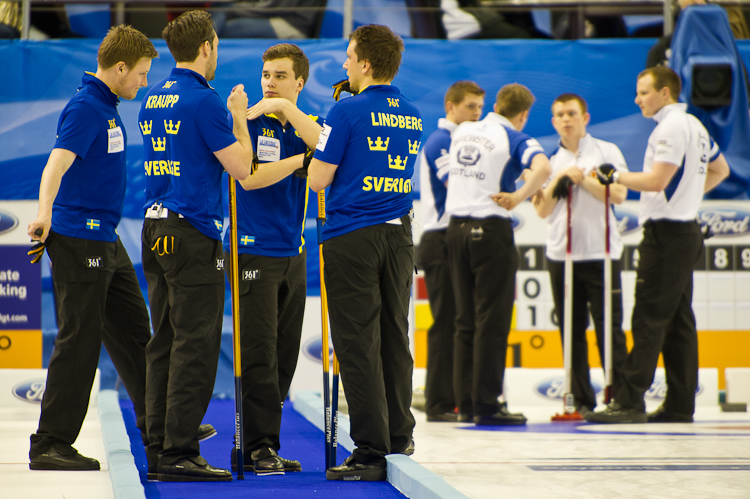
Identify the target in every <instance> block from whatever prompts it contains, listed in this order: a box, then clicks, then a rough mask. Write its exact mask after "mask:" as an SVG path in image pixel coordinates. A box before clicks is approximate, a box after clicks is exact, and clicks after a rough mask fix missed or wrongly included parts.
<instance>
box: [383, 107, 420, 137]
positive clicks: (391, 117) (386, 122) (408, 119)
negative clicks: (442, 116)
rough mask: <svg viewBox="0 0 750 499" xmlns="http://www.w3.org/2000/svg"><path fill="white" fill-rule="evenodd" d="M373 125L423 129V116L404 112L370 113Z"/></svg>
mask: <svg viewBox="0 0 750 499" xmlns="http://www.w3.org/2000/svg"><path fill="white" fill-rule="evenodd" d="M370 116H371V117H372V126H387V127H391V128H405V129H407V130H419V131H420V132H421V131H422V118H417V117H416V116H404V115H402V114H388V113H377V115H376V114H375V113H372V112H371V113H370Z"/></svg>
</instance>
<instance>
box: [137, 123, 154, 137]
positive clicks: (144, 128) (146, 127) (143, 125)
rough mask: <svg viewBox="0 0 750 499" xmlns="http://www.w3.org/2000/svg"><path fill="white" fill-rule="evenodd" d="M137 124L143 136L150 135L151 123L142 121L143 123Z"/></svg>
mask: <svg viewBox="0 0 750 499" xmlns="http://www.w3.org/2000/svg"><path fill="white" fill-rule="evenodd" d="M138 124H139V125H140V126H141V132H143V135H151V125H152V124H153V121H144V122H143V123H141V122H140V121H139V122H138Z"/></svg>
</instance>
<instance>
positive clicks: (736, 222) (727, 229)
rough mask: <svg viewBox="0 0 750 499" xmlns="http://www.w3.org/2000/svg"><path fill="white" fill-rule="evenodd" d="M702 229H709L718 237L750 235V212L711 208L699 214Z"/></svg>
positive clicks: (728, 208) (727, 208) (729, 208)
mask: <svg viewBox="0 0 750 499" xmlns="http://www.w3.org/2000/svg"><path fill="white" fill-rule="evenodd" d="M698 221H699V222H700V224H701V229H703V228H705V227H706V226H708V229H709V230H710V231H711V233H712V234H713V235H714V236H716V237H734V236H747V235H750V212H748V211H745V210H738V209H736V208H731V207H715V208H714V207H711V208H709V209H705V210H701V211H699V212H698Z"/></svg>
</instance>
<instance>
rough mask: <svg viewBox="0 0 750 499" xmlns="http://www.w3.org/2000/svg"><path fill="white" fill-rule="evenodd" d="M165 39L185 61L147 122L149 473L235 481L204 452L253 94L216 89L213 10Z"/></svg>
mask: <svg viewBox="0 0 750 499" xmlns="http://www.w3.org/2000/svg"><path fill="white" fill-rule="evenodd" d="M162 36H163V38H164V39H165V40H166V42H167V46H168V47H169V51H170V52H171V53H172V56H173V57H174V59H175V61H176V63H177V64H176V67H175V68H174V69H173V70H172V73H171V74H170V75H169V76H168V77H167V78H166V79H164V80H162V81H160V82H159V83H157V84H156V85H154V86H153V87H152V88H151V90H150V91H149V93H148V94H147V95H146V97H145V98H144V100H143V104H142V106H141V112H140V115H139V117H138V122H139V125H140V127H141V133H142V134H143V145H144V149H145V161H144V169H145V174H146V205H145V207H144V208H145V214H146V220H145V221H144V224H143V234H142V238H141V239H142V248H141V250H142V255H143V271H144V273H145V275H146V280H147V281H148V296H149V306H150V308H151V322H152V324H153V328H154V335H153V337H152V338H151V341H150V342H149V344H148V347H147V348H146V356H147V361H148V372H147V393H146V410H147V420H146V428H147V432H148V440H149V442H148V447H147V448H146V457H147V458H148V471H149V476H150V478H156V479H158V480H162V481H224V480H231V479H232V474H231V473H230V472H229V471H228V470H224V469H218V468H214V467H212V466H210V465H209V464H208V463H207V462H206V460H205V459H203V457H201V455H200V446H199V444H198V437H197V430H198V425H199V424H200V422H201V420H202V419H203V416H204V414H205V412H206V408H207V407H208V403H209V401H210V400H211V394H212V392H213V387H214V380H215V378H216V368H217V365H218V359H219V345H220V342H221V325H222V319H223V315H224V254H223V249H222V246H221V233H222V223H223V220H224V214H223V210H222V204H221V191H222V189H221V178H222V172H223V170H226V171H227V172H228V173H229V174H230V175H232V176H233V177H234V178H236V179H239V180H243V179H245V177H247V176H248V175H249V174H250V172H251V169H252V145H251V143H250V137H249V135H248V133H247V126H246V125H245V113H246V111H247V94H245V92H244V90H243V88H244V87H243V86H242V85H237V86H236V87H235V88H234V89H232V92H231V94H230V96H229V98H228V100H227V105H226V107H225V106H224V104H223V103H222V101H221V99H220V97H219V95H218V94H217V93H216V91H215V90H214V89H212V88H211V87H210V86H209V85H208V82H209V81H211V80H212V79H213V78H214V76H215V72H216V61H217V56H218V54H217V51H218V45H219V39H218V37H217V36H216V33H215V32H214V28H213V22H212V21H211V16H210V15H209V14H208V13H206V12H204V11H190V12H186V13H184V14H182V15H180V16H179V17H178V18H177V19H175V20H174V21H172V22H170V23H169V24H168V25H167V27H166V28H164V31H163V32H162ZM227 108H228V109H229V111H230V112H231V114H232V118H233V119H234V129H232V127H230V125H229V123H228V121H227Z"/></svg>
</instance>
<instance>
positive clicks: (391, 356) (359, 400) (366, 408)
mask: <svg viewBox="0 0 750 499" xmlns="http://www.w3.org/2000/svg"><path fill="white" fill-rule="evenodd" d="M403 50H404V42H403V41H402V40H401V38H400V37H399V36H398V35H396V34H395V33H393V31H391V30H390V28H388V27H386V26H378V25H366V26H360V27H359V28H357V29H356V30H355V31H354V32H353V33H352V34H351V35H350V36H349V46H348V48H347V49H346V55H347V59H346V61H345V62H344V68H345V69H346V74H347V76H348V81H349V85H350V87H351V89H352V90H354V91H355V92H359V93H358V94H357V95H355V96H354V97H350V98H347V99H343V100H340V101H339V102H337V103H336V104H335V105H334V106H333V107H332V108H331V111H330V112H329V113H328V116H327V117H326V124H325V125H324V126H323V131H322V132H321V134H320V138H319V140H318V145H317V149H316V151H315V157H314V158H313V160H312V163H311V164H310V187H311V188H312V189H313V190H314V191H320V190H321V189H324V188H326V187H328V186H329V185H330V190H329V193H328V205H327V209H328V210H327V211H328V212H327V221H326V224H325V226H324V228H323V236H322V238H323V256H324V259H325V262H326V265H325V281H326V289H327V292H328V307H329V312H330V320H331V334H332V336H333V344H334V347H335V349H336V353H337V355H338V359H339V362H340V364H341V378H342V381H343V384H344V392H345V394H346V400H347V402H348V404H349V417H350V420H351V436H352V440H354V444H355V445H356V446H357V448H356V449H354V452H353V453H352V455H351V456H349V457H348V458H347V459H346V461H344V464H343V465H342V466H336V467H333V468H331V469H329V470H328V471H327V472H326V477H327V478H328V479H329V480H366V481H378V480H385V479H386V468H385V455H386V454H391V453H399V452H400V453H407V454H408V453H411V452H413V450H414V447H413V440H412V432H413V430H414V417H413V416H412V414H411V411H410V409H409V407H410V405H411V380H412V370H413V360H412V357H411V353H410V352H409V337H408V329H409V321H408V312H409V294H410V291H411V283H412V271H413V269H414V245H413V242H412V237H411V215H410V214H411V209H412V194H411V178H412V176H413V173H414V162H415V161H416V159H417V155H418V154H419V146H420V144H421V140H422V118H421V117H420V115H419V111H418V110H417V109H416V108H415V107H414V106H413V105H412V104H411V103H410V102H409V101H408V100H406V98H405V97H404V96H403V95H401V93H400V92H399V90H398V88H396V87H394V86H392V85H391V81H393V79H394V78H395V76H396V73H398V68H399V66H400V64H401V52H402V51H403Z"/></svg>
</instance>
